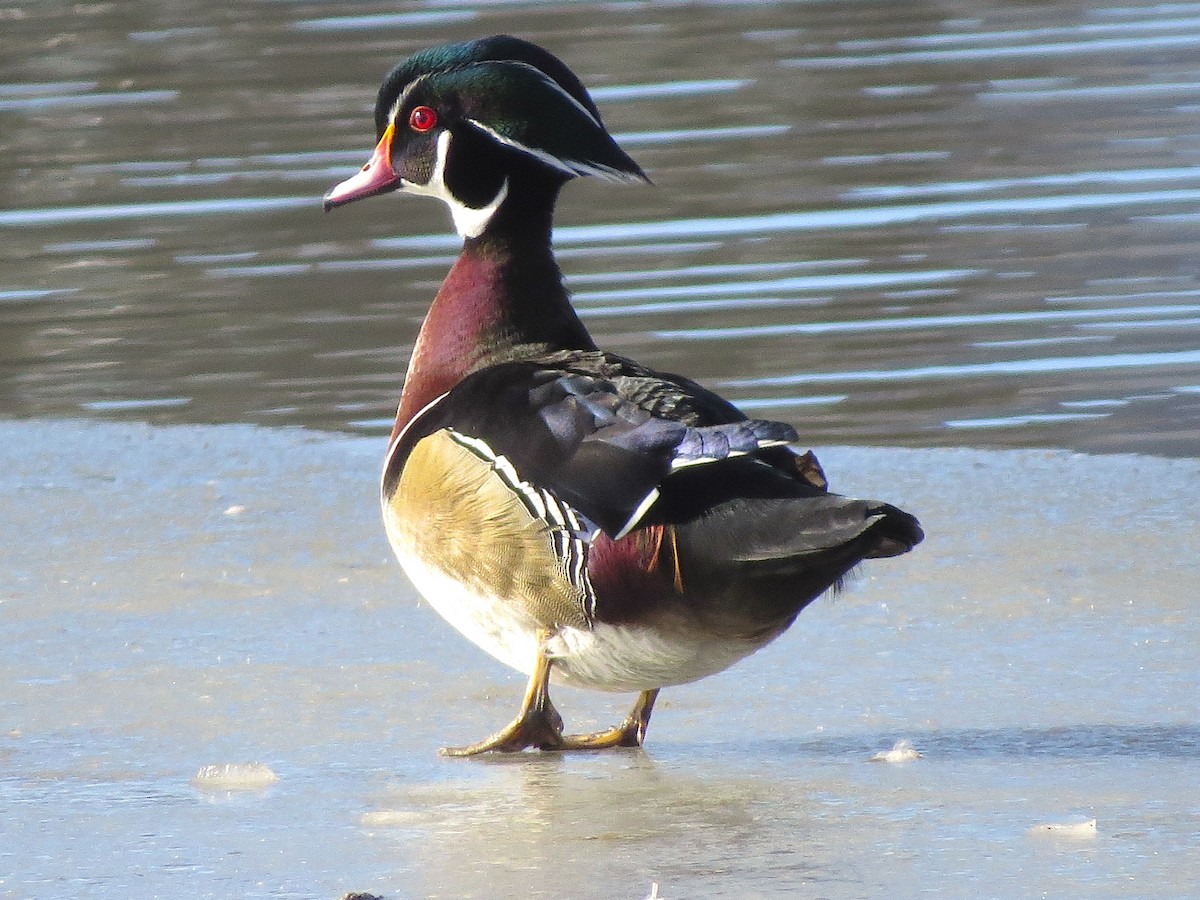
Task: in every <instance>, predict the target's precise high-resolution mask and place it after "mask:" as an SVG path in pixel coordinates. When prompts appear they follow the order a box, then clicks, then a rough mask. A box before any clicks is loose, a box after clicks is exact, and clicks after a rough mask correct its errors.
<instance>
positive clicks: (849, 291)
mask: <svg viewBox="0 0 1200 900" xmlns="http://www.w3.org/2000/svg"><path fill="white" fill-rule="evenodd" d="M6 9H7V11H5V12H3V15H4V21H3V25H4V28H3V30H2V33H0V50H3V54H2V57H0V150H2V151H3V152H2V153H0V185H2V188H0V190H2V193H0V198H2V200H3V209H0V231H2V232H3V241H2V242H0V243H2V248H0V254H3V258H4V267H3V273H2V275H0V281H2V283H0V341H2V342H3V354H2V360H0V413H2V414H7V415H31V414H32V415H46V414H54V415H63V414H79V413H83V414H87V415H96V416H103V417H112V416H120V417H123V418H129V417H133V418H138V419H151V420H153V421H157V422H224V421H244V422H256V423H263V424H305V425H313V426H318V427H322V428H341V429H346V428H350V429H361V430H366V431H368V432H372V433H375V432H379V431H381V430H383V429H384V428H385V427H386V425H385V423H386V421H387V419H388V418H389V416H390V412H391V409H392V408H393V406H394V403H395V398H396V395H397V391H398V387H399V385H398V381H399V375H400V373H401V372H402V371H403V368H404V361H405V358H406V354H407V352H408V349H409V347H410V346H411V342H412V340H413V337H414V334H415V331H416V328H417V326H418V325H419V322H420V318H421V315H422V313H423V310H424V307H425V304H426V303H427V302H428V300H429V298H430V297H431V295H432V293H433V291H434V290H435V288H436V284H437V283H438V281H439V280H440V278H441V276H442V275H443V274H444V272H445V271H446V269H447V267H448V265H449V263H450V260H451V257H452V256H453V253H454V248H455V244H456V242H455V240H454V239H453V238H452V237H451V236H450V235H448V233H447V232H448V228H449V223H448V219H447V216H446V214H445V212H444V210H442V209H441V208H440V207H439V206H437V205H436V204H433V203H430V202H428V201H420V200H416V199H412V198H405V199H398V198H395V199H394V198H387V199H385V200H380V201H374V202H372V203H369V204H362V205H356V206H354V207H351V208H349V209H347V210H341V211H339V212H338V213H336V214H334V215H330V216H323V215H322V214H321V213H320V205H319V198H320V195H321V193H322V192H323V191H324V190H325V189H326V188H327V187H328V186H329V185H330V184H332V183H333V182H334V181H336V180H337V179H339V178H341V177H343V176H344V175H346V174H347V173H348V172H350V171H353V169H354V168H355V167H357V166H358V165H360V164H361V162H362V160H363V159H365V155H366V153H367V152H368V151H369V148H370V144H371V142H372V141H371V137H372V134H371V125H370V120H369V115H368V110H369V106H370V103H371V100H372V97H373V94H374V90H375V87H376V85H377V83H378V81H379V78H380V75H381V73H382V72H383V71H385V70H386V69H387V67H388V66H389V65H390V64H391V63H392V62H393V61H394V60H395V59H396V58H398V57H399V56H401V55H404V54H406V53H408V52H410V51H412V50H414V49H416V48H418V47H421V46H424V45H427V44H429V43H432V42H437V41H442V40H448V39H457V38H461V37H463V36H467V35H475V34H481V33H488V32H497V31H512V32H516V33H520V34H523V35H527V36H529V37H531V38H533V39H535V40H538V41H541V42H543V43H545V44H547V45H548V46H550V47H552V48H553V49H554V50H555V51H557V52H558V53H559V54H560V55H562V56H563V57H564V58H565V59H567V60H568V61H569V62H570V63H571V65H572V66H573V67H574V68H576V69H577V71H578V72H579V73H580V74H581V76H582V77H583V79H584V81H585V82H586V83H587V84H588V85H589V86H591V87H592V89H593V92H594V94H595V96H596V99H597V101H598V102H599V104H600V106H601V108H602V110H603V112H604V114H605V116H606V119H607V121H608V122H609V124H610V127H611V128H612V129H613V131H614V132H615V133H617V134H618V136H619V138H620V140H621V142H622V143H623V144H624V145H625V146H626V147H627V148H628V149H629V150H630V152H631V153H632V154H633V155H634V156H635V157H636V158H637V159H638V160H639V161H640V162H641V163H642V165H643V166H644V167H645V168H646V169H647V171H648V172H649V173H650V174H651V176H652V177H653V178H654V180H655V183H656V187H654V188H634V187H614V186H611V185H607V184H597V183H586V184H585V183H579V184H576V185H572V186H571V187H570V188H569V189H568V191H567V192H566V195H565V198H564V201H563V203H562V206H561V211H560V216H559V221H560V223H561V225H560V228H559V230H558V233H557V241H558V245H559V247H560V249H561V257H562V262H563V266H564V268H565V269H566V271H567V274H568V276H569V278H570V282H571V284H572V286H573V289H574V292H575V298H576V301H577V303H578V305H579V307H580V309H581V310H582V312H583V314H584V316H585V317H586V320H587V322H588V324H589V326H590V327H591V328H592V329H593V330H594V331H595V332H596V334H597V336H598V338H599V340H600V342H601V343H602V344H604V345H606V346H609V347H612V348H615V349H619V350H622V351H624V352H627V353H629V354H631V355H635V356H637V357H639V358H641V359H644V360H646V361H648V362H650V363H653V364H655V365H658V366H661V367H665V368H674V369H680V370H685V371H687V372H688V373H690V374H693V375H698V376H699V377H701V378H702V379H704V380H705V381H707V382H710V383H712V384H715V385H717V386H720V387H721V388H722V389H723V390H725V391H726V392H727V393H729V394H730V395H731V396H733V397H734V398H736V399H738V400H739V401H742V402H743V403H744V404H745V405H746V406H748V407H749V408H753V409H755V410H756V411H759V412H760V413H761V414H765V415H772V416H777V417H781V418H786V419H789V420H792V421H795V422H797V423H798V424H799V425H800V426H801V430H802V432H803V433H804V434H805V436H806V438H807V439H808V440H809V441H810V442H811V443H813V444H814V445H818V446H819V445H821V444H826V443H831V442H870V443H887V444H908V445H914V446H929V445H936V444H942V445H961V444H972V445H982V446H1009V445H1032V446H1070V447H1075V448H1081V449H1092V450H1139V451H1146V452H1152V453H1160V454H1170V455H1191V454H1194V453H1195V448H1196V445H1197V437H1198V435H1200V425H1198V423H1200V340H1198V339H1197V338H1198V335H1200V284H1198V283H1197V265H1196V262H1195V259H1196V254H1195V249H1194V248H1195V246H1196V245H1197V242H1198V239H1200V161H1198V155H1200V82H1198V81H1197V79H1196V77H1195V72H1194V68H1195V66H1194V62H1195V53H1196V49H1197V46H1198V45H1200V38H1196V37H1195V34H1194V32H1195V31H1196V25H1197V24H1200V7H1197V6H1196V5H1195V4H1161V5H1146V6H1135V5H1124V6H1123V5H1119V4H1113V5H1109V6H1094V5H1089V4H1072V3H1040V4H999V5H997V4H988V5H986V6H985V5H979V4H966V3H960V4H949V5H947V4H938V5H929V4H857V3H827V4H821V3H796V4H788V3H780V4H765V5H756V4H743V5H730V4H709V5H705V4H699V5H696V4H687V5H675V4H617V5H603V4H591V3H576V4H534V3H517V2H514V3H499V4H486V5H485V4H468V3H455V2H439V3H432V2H431V3H425V4H416V3H409V4H395V3H372V2H362V3H354V4H350V5H346V4H333V3H317V2H294V3H291V2H289V3H282V2H278V3H276V2H240V3H232V2H225V3H203V4H202V3H181V4H172V5H170V6H165V7H164V6H157V5H154V4H125V3H87V4H74V5H71V6H67V5H64V4H56V3H38V4H17V5H16V6H11V7H9V8H6ZM600 21H602V22H603V27H602V28H601V27H598V22H600Z"/></svg>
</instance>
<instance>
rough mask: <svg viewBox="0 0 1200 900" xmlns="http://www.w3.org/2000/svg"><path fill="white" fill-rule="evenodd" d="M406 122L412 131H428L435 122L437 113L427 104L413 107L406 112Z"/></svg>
mask: <svg viewBox="0 0 1200 900" xmlns="http://www.w3.org/2000/svg"><path fill="white" fill-rule="evenodd" d="M408 124H409V127H410V128H412V130H413V131H429V129H431V128H433V126H434V125H436V124H437V113H436V112H434V111H433V110H432V109H430V108H429V107H428V106H416V107H413V111H412V112H410V113H409V114H408Z"/></svg>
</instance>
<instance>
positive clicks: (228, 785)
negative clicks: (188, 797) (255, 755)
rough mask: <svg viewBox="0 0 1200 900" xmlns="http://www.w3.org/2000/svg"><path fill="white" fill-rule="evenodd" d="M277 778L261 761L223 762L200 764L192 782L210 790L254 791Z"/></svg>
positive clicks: (272, 782)
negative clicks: (210, 764) (220, 763)
mask: <svg viewBox="0 0 1200 900" xmlns="http://www.w3.org/2000/svg"><path fill="white" fill-rule="evenodd" d="M278 780H279V776H278V775H276V774H275V773H274V772H272V771H271V770H270V768H268V767H267V766H265V765H263V764H262V763H224V764H223V765H216V766H201V767H200V771H199V772H197V773H196V777H195V778H193V779H192V784H194V785H195V786H196V787H198V788H203V789H205V790H210V791H254V790H258V789H259V788H265V787H266V786H267V785H269V784H274V783H275V782H276V781H278Z"/></svg>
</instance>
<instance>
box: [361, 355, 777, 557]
mask: <svg viewBox="0 0 1200 900" xmlns="http://www.w3.org/2000/svg"><path fill="white" fill-rule="evenodd" d="M574 368H575V369H576V370H575V371H571V370H569V369H564V368H559V367H554V368H548V367H546V366H544V365H542V364H540V363H529V362H513V363H503V364H501V365H496V366H491V367H489V368H486V369H483V370H481V371H479V372H476V373H474V374H472V375H470V376H468V377H467V378H465V379H463V381H461V382H460V383H459V384H458V385H456V386H455V387H454V389H453V390H451V391H450V392H449V393H448V394H446V395H445V396H444V397H443V398H441V399H440V400H438V401H437V402H436V403H434V404H433V405H431V406H430V407H429V408H428V409H427V410H425V411H424V412H422V413H421V415H420V416H418V417H417V418H416V419H414V420H413V422H412V423H411V424H410V425H409V427H408V428H407V429H406V430H405V431H404V432H402V433H401V435H400V436H399V438H398V439H397V446H396V448H395V450H394V451H393V453H392V458H391V460H390V463H389V467H388V469H389V472H388V473H387V474H385V490H386V488H387V483H386V482H387V479H388V478H389V477H391V478H395V477H397V476H398V473H399V470H400V468H401V467H402V466H403V463H404V459H405V458H406V457H407V455H408V452H410V451H411V449H412V447H413V446H415V444H416V442H417V441H419V440H420V439H421V438H423V437H425V436H427V435H430V434H433V433H434V432H436V431H440V430H442V429H446V430H448V431H450V432H451V434H452V435H455V436H457V437H458V438H460V439H462V440H464V441H467V442H470V443H471V444H472V446H474V447H475V448H476V450H477V451H478V452H481V453H484V454H486V455H489V456H491V457H492V458H494V459H496V460H499V458H501V457H503V458H504V459H505V460H507V462H508V463H509V464H510V465H511V466H512V468H513V469H514V470H515V472H516V473H517V474H518V475H519V477H520V478H521V479H522V480H523V481H525V482H527V483H529V484H532V485H536V486H537V487H539V488H542V489H545V490H548V491H550V492H552V493H553V494H554V495H555V496H557V497H559V498H560V499H561V500H563V501H564V502H566V503H568V504H570V505H571V506H572V507H573V508H574V509H575V510H576V511H577V512H578V513H580V514H581V515H583V516H584V517H586V518H587V519H589V520H590V521H591V522H594V523H595V524H596V525H597V526H598V527H599V528H600V529H602V530H603V531H604V532H605V533H606V534H608V535H609V536H611V537H614V538H616V537H620V536H622V535H624V534H626V533H627V532H628V531H629V530H630V529H632V528H633V527H634V526H636V525H637V524H638V522H639V520H641V518H642V516H643V515H644V514H645V513H646V512H647V510H649V509H650V508H651V507H652V506H653V504H654V502H655V500H656V499H657V498H658V496H659V486H660V485H661V484H662V482H663V480H664V479H666V478H667V477H668V476H669V475H670V474H671V473H672V472H676V471H679V470H681V469H686V468H690V467H695V466H702V465H704V464H707V463H712V462H716V461H719V460H725V459H729V458H731V457H737V456H746V455H749V454H756V453H759V452H762V451H764V449H765V448H771V447H779V446H781V445H784V444H787V443H789V442H790V441H794V440H796V437H797V435H796V432H795V430H794V429H793V428H792V427H791V426H790V425H785V424H783V423H781V422H768V421H763V420H758V419H747V418H745V417H744V416H742V415H741V414H740V413H738V412H737V410H736V409H734V408H733V407H732V406H729V405H728V404H725V406H726V407H728V409H727V410H725V409H720V408H718V409H719V412H721V413H723V415H720V416H713V417H712V418H718V419H719V418H724V419H732V421H716V422H714V423H712V424H701V423H702V422H704V420H705V417H703V416H701V415H699V414H697V413H695V409H696V408H698V407H699V405H700V404H701V403H704V404H708V405H711V406H715V404H713V403H712V401H711V400H710V399H709V398H710V397H711V398H716V395H712V394H710V395H708V396H707V397H705V396H703V395H700V396H699V399H698V400H697V399H690V400H689V398H688V397H687V395H686V391H685V390H684V389H683V387H682V386H681V384H679V383H676V382H671V381H667V380H661V379H660V380H659V381H658V383H657V384H653V383H652V382H653V381H654V379H653V376H652V375H651V374H650V373H649V372H648V371H640V372H639V371H636V370H634V371H632V372H627V373H625V374H619V373H615V372H614V373H612V377H607V376H606V375H605V374H603V373H600V372H597V373H596V374H591V373H589V372H587V371H586V370H585V371H580V370H579V369H580V368H582V367H579V366H576V367H574ZM697 387H698V386H697ZM700 390H703V389H700ZM704 393H705V394H708V392H704ZM672 398H674V399H672ZM716 399H717V400H719V398H716ZM720 403H722V404H724V401H720ZM671 405H673V406H674V407H675V408H676V409H679V408H683V409H684V413H683V414H682V415H681V414H680V413H678V412H677V413H676V416H678V417H676V416H670V415H669V413H670V412H671V411H672V410H671V409H670V407H671ZM729 411H732V414H731V413H730V412H729ZM664 413H668V415H664ZM734 416H736V417H737V418H734ZM687 419H690V420H691V422H689V421H687Z"/></svg>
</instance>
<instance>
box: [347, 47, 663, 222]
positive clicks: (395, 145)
mask: <svg viewBox="0 0 1200 900" xmlns="http://www.w3.org/2000/svg"><path fill="white" fill-rule="evenodd" d="M375 131H376V139H377V141H378V144H377V145H376V147H375V152H374V153H373V154H372V156H371V158H370V160H369V161H368V162H367V164H366V165H365V166H363V168H362V169H361V170H360V171H359V172H358V173H357V174H355V175H353V176H351V177H350V178H348V179H346V180H345V181H343V182H342V183H341V184H339V185H337V186H336V187H334V188H333V189H332V190H331V191H329V193H328V194H326V195H325V209H326V210H329V209H332V208H334V207H336V206H341V205H343V204H346V203H350V202H351V201H353V200H361V199H362V198H364V197H373V196H375V195H376V194H384V193H388V192H390V191H395V190H401V191H407V192H408V193H412V194H424V195H427V196H432V197H437V198H439V199H441V200H443V201H444V202H445V203H446V205H447V206H449V207H450V212H451V214H452V215H453V217H454V225H455V227H456V228H457V229H458V232H459V234H461V235H462V236H463V237H466V238H475V237H479V236H480V235H481V234H483V233H484V232H485V231H486V230H487V229H488V227H489V225H491V224H492V223H493V221H496V220H497V219H498V218H499V216H498V214H499V213H500V212H501V210H502V209H505V210H506V211H508V210H507V207H510V206H511V207H520V208H519V209H517V210H516V212H518V213H523V212H528V213H532V214H534V215H536V214H538V212H540V210H539V209H538V207H539V206H542V207H545V213H546V215H547V216H548V215H549V207H550V206H552V205H553V202H554V198H555V196H556V195H557V192H558V189H559V187H561V186H562V184H563V183H565V182H566V181H567V180H569V179H571V178H574V177H576V176H578V175H599V176H601V177H604V178H610V179H615V180H621V181H645V180H647V179H646V175H645V173H643V172H642V170H641V168H640V167H639V166H638V164H637V163H635V162H634V161H633V160H632V159H630V158H629V156H628V155H627V154H626V153H625V151H623V150H622V149H621V148H620V147H618V146H617V143H616V141H614V140H613V138H612V136H611V135H610V134H609V133H608V132H607V131H606V130H605V128H604V124H603V122H601V120H600V113H599V112H598V111H597V109H596V104H595V103H593V102H592V98H591V97H589V96H588V92H587V90H586V89H585V88H584V87H583V85H582V84H581V83H580V81H579V79H578V78H576V77H575V75H574V74H573V73H572V72H571V70H570V69H568V68H567V67H566V66H565V65H564V64H563V63H562V62H561V61H560V60H558V59H557V58H556V57H554V56H552V55H551V54H550V53H548V52H547V51H545V50H543V49H542V48H541V47H538V46H537V45H536V44H531V43H529V42H528V41H523V40H521V39H519V38H515V37H510V36H508V35H496V36H494V37H487V38H481V39H480V40H476V41H468V42H465V43H460V44H446V45H443V46H440V47H433V48H430V49H428V50H423V51H421V52H420V53H416V54H414V55H412V56H410V57H409V58H408V59H406V60H404V61H403V62H401V63H400V64H399V65H398V66H396V67H395V68H394V69H392V71H391V72H389V73H388V75H387V78H385V79H384V82H383V86H382V87H381V88H380V89H379V97H378V99H377V100H376V102H375Z"/></svg>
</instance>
